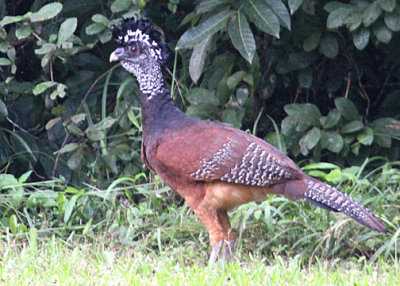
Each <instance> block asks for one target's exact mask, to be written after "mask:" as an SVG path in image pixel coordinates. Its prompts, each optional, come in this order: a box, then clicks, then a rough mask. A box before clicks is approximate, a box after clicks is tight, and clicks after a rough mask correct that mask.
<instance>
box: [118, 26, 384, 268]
mask: <svg viewBox="0 0 400 286" xmlns="http://www.w3.org/2000/svg"><path fill="white" fill-rule="evenodd" d="M113 38H114V39H115V40H116V41H117V42H118V44H119V45H120V47H118V48H117V49H116V50H115V51H114V52H113V53H112V54H111V55H110V61H117V60H119V61H120V62H121V64H122V66H123V67H124V68H125V69H126V70H127V71H128V72H129V73H132V74H133V75H134V76H135V77H136V78H137V80H138V83H139V86H140V90H141V93H142V94H141V104H142V118H143V140H142V161H143V162H144V163H145V164H146V166H147V167H148V168H149V169H151V170H153V171H154V172H156V173H157V174H158V175H159V176H160V177H161V178H162V179H163V181H164V182H165V183H166V184H167V185H168V186H169V187H170V188H171V189H172V190H174V191H176V192H177V193H178V194H179V195H181V196H182V197H183V198H184V199H185V200H186V201H187V202H188V203H189V205H190V207H191V208H192V209H193V211H194V212H195V214H196V215H197V216H198V217H199V219H200V220H201V221H202V222H203V224H204V225H205V227H206V228H207V230H208V232H209V236H210V244H211V246H212V252H211V256H210V262H215V261H216V260H217V259H218V256H219V254H220V252H221V248H222V246H223V245H225V247H224V252H223V257H224V258H225V259H226V261H229V260H230V256H231V251H232V249H233V246H234V241H235V233H234V231H233V230H232V229H231V225H230V222H229V218H228V215H227V210H229V209H231V208H233V207H235V206H238V205H241V204H244V203H247V202H250V201H260V200H264V199H265V198H266V197H267V196H268V195H269V194H280V195H284V196H285V197H287V198H290V199H292V200H297V199H305V200H307V201H309V202H311V203H313V204H315V205H317V206H319V207H322V208H324V209H326V210H328V211H335V212H343V213H345V214H346V215H348V216H349V217H351V218H353V219H354V220H356V221H357V222H359V223H360V224H362V225H364V226H366V227H369V228H370V229H373V230H376V231H378V232H387V229H386V227H385V226H384V225H383V224H382V223H381V222H380V221H379V220H378V219H377V218H376V217H375V216H374V215H373V214H372V213H371V212H370V211H369V210H367V209H366V208H365V207H363V206H361V205H359V204H358V203H356V202H355V201H353V200H352V199H351V198H350V197H348V196H347V195H346V194H343V193H341V192H340V191H338V190H336V189H335V188H333V187H331V186H329V185H327V184H325V183H322V182H320V181H318V180H316V179H313V178H311V177H309V176H307V175H306V174H304V173H303V172H302V171H301V170H300V168H299V167H298V166H297V165H296V164H295V163H294V162H293V161H292V160H291V159H289V158H288V157H287V156H286V155H284V154H283V153H281V152H280V151H278V150H277V149H275V148H274V147H273V146H271V145H269V144H268V143H266V142H265V141H263V140H261V139H259V138H257V137H255V136H252V135H250V134H247V133H245V132H243V131H241V130H238V129H235V128H231V127H229V126H226V125H224V124H221V123H218V122H209V121H202V120H198V119H195V118H192V117H189V116H187V115H186V114H185V113H183V112H182V111H181V110H179V109H178V107H177V106H176V105H175V104H174V102H173V100H172V98H171V96H170V94H169V92H168V90H167V88H166V87H165V85H164V81H163V77H162V70H161V66H162V65H163V64H165V62H166V60H167V58H168V49H167V47H166V44H165V43H164V42H162V41H161V35H160V33H159V32H158V31H157V30H155V29H154V28H152V27H151V25H150V23H149V21H147V20H137V21H135V20H133V19H128V20H124V21H123V22H122V23H121V24H120V25H116V26H115V27H114V29H113ZM224 242H225V243H224Z"/></svg>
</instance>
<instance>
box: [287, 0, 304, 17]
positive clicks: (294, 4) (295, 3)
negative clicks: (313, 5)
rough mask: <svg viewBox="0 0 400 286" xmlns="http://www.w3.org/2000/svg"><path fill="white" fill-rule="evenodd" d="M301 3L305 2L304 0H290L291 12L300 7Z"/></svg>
mask: <svg viewBox="0 0 400 286" xmlns="http://www.w3.org/2000/svg"><path fill="white" fill-rule="evenodd" d="M301 4H303V0H288V5H289V10H290V14H291V15H293V14H294V12H296V11H297V9H299V8H300V6H301Z"/></svg>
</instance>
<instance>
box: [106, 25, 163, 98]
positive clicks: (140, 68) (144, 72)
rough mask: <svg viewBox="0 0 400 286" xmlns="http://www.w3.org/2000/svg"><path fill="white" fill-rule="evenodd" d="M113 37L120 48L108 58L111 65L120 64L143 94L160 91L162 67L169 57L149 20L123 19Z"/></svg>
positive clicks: (116, 27)
mask: <svg viewBox="0 0 400 286" xmlns="http://www.w3.org/2000/svg"><path fill="white" fill-rule="evenodd" d="M112 36H113V38H114V40H115V41H116V42H117V43H118V44H119V47H118V48H117V49H115V50H114V52H112V54H111V55H110V62H112V61H120V62H121V65H122V66H123V67H124V68H125V69H126V70H127V71H128V72H130V73H132V74H134V75H135V76H136V77H137V79H138V81H139V85H140V88H141V90H142V92H144V93H153V92H155V91H157V90H159V88H161V87H160V86H159V85H160V84H161V85H162V73H161V66H162V65H164V64H165V63H166V62H167V60H168V56H169V50H168V47H167V44H166V43H165V42H163V41H162V40H161V33H160V32H159V31H158V30H156V29H155V28H153V27H152V26H151V24H150V22H149V21H148V20H141V19H139V20H135V19H125V20H122V21H121V22H120V23H119V24H117V25H114V27H113V30H112Z"/></svg>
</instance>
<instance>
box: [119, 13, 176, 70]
mask: <svg viewBox="0 0 400 286" xmlns="http://www.w3.org/2000/svg"><path fill="white" fill-rule="evenodd" d="M112 37H113V39H114V40H115V41H116V42H117V43H118V44H120V45H124V46H125V45H129V44H131V43H132V42H138V41H140V42H142V43H145V44H146V45H148V46H149V47H150V48H151V49H153V50H154V52H155V54H156V56H158V58H159V60H160V61H161V63H162V64H163V65H164V64H166V63H167V61H168V57H169V49H168V46H167V44H166V43H165V42H163V41H162V40H161V33H160V32H159V31H158V30H156V29H155V28H154V27H153V26H152V25H151V24H150V21H149V20H142V19H139V20H136V19H134V18H129V19H123V20H122V21H121V22H120V23H119V24H116V25H114V26H113V30H112Z"/></svg>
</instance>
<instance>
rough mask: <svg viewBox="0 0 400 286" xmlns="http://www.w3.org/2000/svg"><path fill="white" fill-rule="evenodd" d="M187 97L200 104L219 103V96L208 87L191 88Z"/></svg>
mask: <svg viewBox="0 0 400 286" xmlns="http://www.w3.org/2000/svg"><path fill="white" fill-rule="evenodd" d="M186 99H187V100H188V101H189V102H190V104H193V105H199V104H210V105H215V106H217V105H219V101H218V98H217V97H216V96H215V94H214V93H212V92H210V91H209V90H208V89H204V88H192V89H190V90H189V93H188V95H187V97H186Z"/></svg>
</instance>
